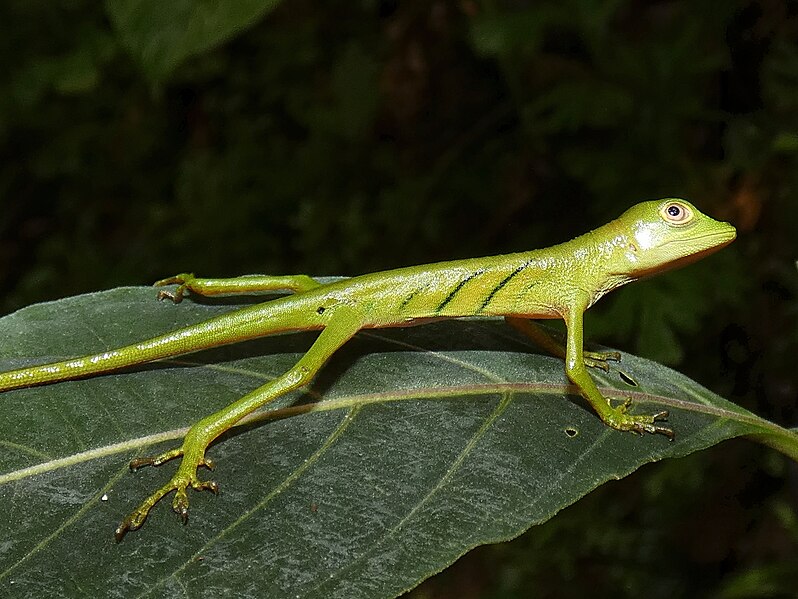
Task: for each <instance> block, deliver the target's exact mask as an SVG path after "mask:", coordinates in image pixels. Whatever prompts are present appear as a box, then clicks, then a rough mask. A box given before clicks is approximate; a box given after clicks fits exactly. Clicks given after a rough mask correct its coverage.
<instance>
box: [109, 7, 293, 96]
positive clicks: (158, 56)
mask: <svg viewBox="0 0 798 599" xmlns="http://www.w3.org/2000/svg"><path fill="white" fill-rule="evenodd" d="M279 3H280V0H235V1H233V0H168V1H167V2H164V1H163V0H106V2H105V10H106V12H107V13H108V17H109V18H110V20H111V22H112V23H113V25H114V27H115V29H116V30H117V33H118V34H119V37H120V38H121V40H122V43H123V44H124V45H125V46H126V47H127V49H128V51H129V52H130V53H131V54H132V55H133V57H134V58H135V59H136V60H137V61H138V62H139V64H140V65H141V68H142V69H143V70H144V72H145V73H146V74H147V76H148V77H149V78H150V79H152V80H154V81H160V80H162V79H164V78H165V77H166V76H167V75H169V73H171V72H172V70H173V69H174V68H175V67H176V66H177V65H179V64H180V63H181V62H182V61H183V60H185V59H186V58H188V57H189V56H192V55H194V54H199V53H201V52H204V51H206V50H209V49H211V48H213V47H214V46H216V45H218V44H220V43H222V42H223V41H225V40H227V39H230V38H231V37H233V36H235V35H236V34H237V33H239V32H240V31H241V30H243V29H245V28H246V27H249V26H251V25H253V24H255V23H257V22H258V21H259V20H260V19H261V18H262V17H263V15H265V14H266V13H267V12H269V11H271V10H272V9H273V8H274V7H276V6H277V5H278V4H279Z"/></svg>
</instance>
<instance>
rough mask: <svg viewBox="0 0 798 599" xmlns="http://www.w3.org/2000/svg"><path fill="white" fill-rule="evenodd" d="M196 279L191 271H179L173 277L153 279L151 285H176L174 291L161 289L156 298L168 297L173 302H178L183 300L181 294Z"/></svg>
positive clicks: (188, 288) (183, 293)
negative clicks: (179, 272) (153, 281)
mask: <svg viewBox="0 0 798 599" xmlns="http://www.w3.org/2000/svg"><path fill="white" fill-rule="evenodd" d="M195 280H196V277H195V276H194V275H193V274H192V273H187V272H184V273H181V274H179V275H175V276H173V277H168V278H166V279H161V280H160V281H155V283H153V287H163V286H164V285H177V286H178V287H177V289H175V290H174V291H168V290H166V289H161V290H160V291H159V292H158V299H159V300H164V299H170V300H172V301H173V302H174V303H176V304H179V303H180V302H182V301H183V296H184V295H185V294H186V291H189V290H190V289H191V286H192V284H193V283H194V281H195Z"/></svg>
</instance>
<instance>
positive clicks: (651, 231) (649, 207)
mask: <svg viewBox="0 0 798 599" xmlns="http://www.w3.org/2000/svg"><path fill="white" fill-rule="evenodd" d="M617 222H618V223H619V224H620V226H621V228H622V230H623V235H622V236H623V237H624V238H625V247H624V257H625V260H626V261H627V268H628V271H627V272H628V273H629V274H631V275H632V276H634V277H636V278H639V277H644V276H647V275H652V274H656V273H658V272H663V271H665V270H670V269H672V268H677V267H680V266H684V265H685V264H690V263H691V262H695V261H696V260H699V259H700V258H703V257H704V256H707V255H709V254H711V253H713V252H716V251H717V250H719V249H721V248H722V247H724V246H726V245H728V244H730V243H731V242H732V241H734V238H735V237H736V236H737V230H736V229H735V228H734V227H733V226H732V225H730V224H729V223H725V222H721V221H717V220H715V219H713V218H710V217H709V216H707V215H705V214H703V213H702V212H700V211H699V210H698V209H697V208H696V207H695V206H693V205H692V204H690V202H687V201H685V200H681V199H678V198H666V199H662V200H652V201H648V202H642V203H640V204H636V205H635V206H632V207H631V208H629V210H627V211H626V212H624V213H623V214H622V215H621V216H620V218H619V219H618V221H617Z"/></svg>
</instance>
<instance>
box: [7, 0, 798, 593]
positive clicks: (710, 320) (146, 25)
mask: <svg viewBox="0 0 798 599" xmlns="http://www.w3.org/2000/svg"><path fill="white" fill-rule="evenodd" d="M215 4H216V3H206V2H200V1H198V0H194V1H191V0H179V1H178V0H175V1H174V2H171V3H165V4H160V3H158V2H152V1H151V0H136V1H131V2H122V1H120V0H107V1H106V3H105V4H104V5H99V4H98V3H96V2H88V1H85V0H72V1H62V2H57V3H52V2H40V1H32V0H5V1H4V2H3V3H2V5H0V23H2V25H0V28H2V33H3V34H2V35H1V36H0V288H2V293H0V310H2V312H4V313H6V312H10V311H12V310H14V309H16V308H18V307H20V306H22V305H25V304H28V303H31V302H36V301H42V300H46V299H54V298H57V297H62V296H65V295H70V294H76V293H81V292H85V291H90V290H95V289H99V288H106V287H113V286H117V285H132V284H142V283H148V282H151V281H153V280H155V279H158V278H161V277H164V276H167V275H171V274H174V273H176V272H181V271H187V270H188V271H194V272H197V273H199V274H201V275H209V276H233V275H236V274H244V273H252V272H263V273H297V272H303V273H308V274H316V275H321V274H357V273H361V272H366V271H371V270H378V269H385V268H390V267H394V266H399V265H406V264H412V263H422V262H430V261H435V260H441V259H449V258H456V257H464V256H478V255H485V254H495V253H500V252H507V251H517V250H523V249H531V248H534V247H542V246H546V245H549V244H552V243H556V242H557V241H561V240H563V239H566V238H569V237H571V236H574V235H576V234H578V233H581V232H584V231H585V230H587V229H589V228H591V227H594V226H596V225H599V224H601V223H603V222H606V221H607V220H609V219H610V218H613V217H615V216H617V215H618V214H619V213H620V212H622V211H623V210H624V209H625V208H626V207H628V206H629V205H630V204H632V203H634V202H635V201H638V200H640V199H647V198H653V197H662V196H684V197H687V198H689V199H691V200H693V201H694V202H695V203H696V204H698V205H699V207H700V208H701V209H702V210H704V211H706V212H708V213H710V214H712V215H713V216H716V217H718V218H722V219H724V220H731V221H732V222H733V223H734V224H735V225H737V226H738V230H739V239H738V241H737V242H736V243H735V244H734V245H733V246H731V247H730V248H729V249H727V250H724V252H721V253H720V254H718V255H716V256H713V257H712V258H711V259H709V260H707V261H705V262H704V263H699V264H696V265H694V266H691V267H690V268H689V269H686V270H684V271H680V272H676V273H672V274H669V275H667V276H664V277H662V278H659V279H655V280H653V281H651V282H647V283H640V284H636V285H632V286H630V287H628V288H625V289H623V290H622V291H620V292H618V293H617V294H615V297H611V298H607V300H604V301H603V302H602V305H600V306H597V308H596V309H595V310H594V311H595V314H594V315H592V316H591V318H590V320H589V322H588V326H589V329H588V331H589V334H590V336H591V337H592V338H594V339H596V340H600V341H602V342H604V343H607V344H612V345H616V346H618V347H621V348H623V349H626V350H629V351H633V352H636V353H639V354H642V355H646V356H648V357H652V358H654V359H658V360H660V361H663V362H666V363H670V364H674V365H676V366H677V367H678V368H679V369H681V370H682V371H684V372H686V373H687V374H688V375H690V376H692V377H693V378H695V379H696V380H698V381H701V382H703V383H705V384H706V385H707V386H708V387H710V388H712V389H714V390H715V391H717V392H719V393H720V394H722V395H724V396H725V397H727V398H728V399H731V400H733V401H736V402H738V403H740V404H741V405H744V406H745V407H747V408H749V409H751V410H753V411H755V412H757V413H759V414H762V415H764V416H766V417H769V418H771V419H773V420H775V421H776V422H779V423H781V424H784V425H789V426H795V424H796V421H798V410H796V397H797V396H798V383H796V376H795V356H796V354H797V353H798V323H797V322H796V321H797V320H798V301H797V300H796V296H797V295H798V283H796V280H797V278H798V272H797V271H796V264H795V259H796V257H797V256H796V254H798V252H796V249H798V241H796V240H797V239H798V198H797V197H796V190H797V189H798V42H797V41H796V40H798V3H795V2H791V1H783V0H745V1H744V0H728V1H724V0H692V1H688V0H681V1H680V0H672V1H667V0H662V1H658V2H653V1H652V2H645V1H638V0H605V1H600V0H556V1H537V2H531V1H520V0H517V1H509V0H508V1H504V2H501V1H498V0H495V1H492V0H484V1H477V0H459V1H455V0H451V1H444V0H433V1H431V2H430V1H427V0H424V1H422V0H419V1H415V0H409V1H406V2H388V1H382V2H381V1H377V0H359V1H351V0H335V1H328V2H314V1H311V0H293V1H290V2H282V3H280V2H277V1H274V0H273V1H271V2H268V1H265V0H261V1H254V0H249V1H248V2H241V3H237V8H235V9H234V8H230V7H229V6H228V7H227V8H224V7H222V8H219V10H218V11H217V12H216V13H213V18H210V19H205V20H204V21H203V19H199V18H198V19H197V20H196V21H199V22H201V23H204V24H205V27H206V29H204V30H203V29H202V28H201V27H199V29H197V28H194V29H192V31H193V34H192V36H185V37H184V38H180V37H179V35H178V36H177V37H174V36H175V35H177V34H176V33H175V32H176V31H177V33H178V34H179V33H180V27H181V25H182V24H185V23H186V22H188V21H190V19H191V16H192V15H197V14H200V13H202V11H203V10H206V9H207V10H210V9H209V8H208V7H209V6H210V5H215ZM230 4H231V5H232V4H236V3H230ZM165 6H168V7H169V8H163V7H165ZM271 9H273V10H271ZM181 11H182V12H181ZM236 11H238V14H226V13H235V12H236ZM191 24H192V26H194V25H196V24H197V23H196V22H192V23H191ZM170 36H172V37H170ZM181 40H182V41H181ZM530 443H534V439H530ZM797 500H798V470H796V467H795V465H794V464H788V463H786V461H785V459H784V458H782V457H780V456H777V455H774V454H773V453H772V452H770V451H768V450H766V449H763V448H760V447H758V446H757V445H754V444H751V443H746V442H744V441H735V442H730V443H727V444H724V445H723V446H721V447H719V448H716V449H714V450H711V451H708V452H705V453H703V454H701V455H694V456H691V457H690V458H687V459H683V460H679V461H674V462H670V463H660V464H657V465H656V466H650V467H647V468H644V469H643V470H642V471H641V472H639V473H638V474H637V475H635V476H632V477H630V478H628V479H626V480H624V481H621V482H619V483H616V484H611V485H606V486H605V487H603V488H601V489H599V490H598V491H597V492H595V493H593V494H592V495H590V496H588V497H587V498H585V499H584V500H583V501H581V502H580V503H579V504H577V505H576V506H574V507H572V508H569V509H568V510H565V511H564V512H563V513H562V514H560V515H559V516H558V517H556V518H555V519H553V520H552V521H550V522H549V523H547V524H545V525H543V526H539V527H536V528H534V529H532V530H531V531H530V532H529V533H527V534H526V535H524V536H523V537H521V538H520V539H518V540H516V541H514V542H512V543H508V544H504V545H500V546H492V547H483V548H480V549H478V550H475V551H473V552H471V553H470V554H468V555H466V556H465V557H464V558H462V559H461V560H460V561H459V562H458V563H457V564H456V565H454V566H453V567H452V568H450V569H449V570H447V571H446V572H444V573H442V574H441V575H439V576H437V577H435V578H433V579H430V580H429V581H427V582H426V583H425V584H423V585H422V586H421V587H420V588H419V589H417V590H416V591H414V592H413V596H414V597H416V598H421V597H458V598H463V597H464V598H469V597H474V598H476V597H480V598H482V597H490V598H499V597H501V598H515V597H519V598H520V597H528V596H536V597H549V596H551V597H559V596H583V595H584V594H586V593H591V594H592V595H594V596H609V595H612V596H630V597H631V596H637V595H640V594H644V595H645V596H647V597H660V596H661V597H673V596H687V595H690V596H717V597H743V596H745V597H780V596H793V594H794V592H795V589H796V588H798V576H797V575H796V574H795V571H796V570H795V569H794V568H795V566H796V562H797V561H798V559H796V551H797V550H798V513H797V512H796V508H795V506H796V501H797Z"/></svg>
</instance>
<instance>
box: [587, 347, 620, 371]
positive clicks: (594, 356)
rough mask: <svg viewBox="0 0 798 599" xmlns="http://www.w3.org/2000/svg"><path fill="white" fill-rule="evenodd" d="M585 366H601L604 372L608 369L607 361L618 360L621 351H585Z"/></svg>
mask: <svg viewBox="0 0 798 599" xmlns="http://www.w3.org/2000/svg"><path fill="white" fill-rule="evenodd" d="M583 360H584V362H585V366H589V367H590V368H601V370H603V371H604V372H609V371H610V365H609V364H607V362H610V361H612V362H620V361H621V352H617V351H607V352H604V351H586V352H585V353H584V358H583Z"/></svg>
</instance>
